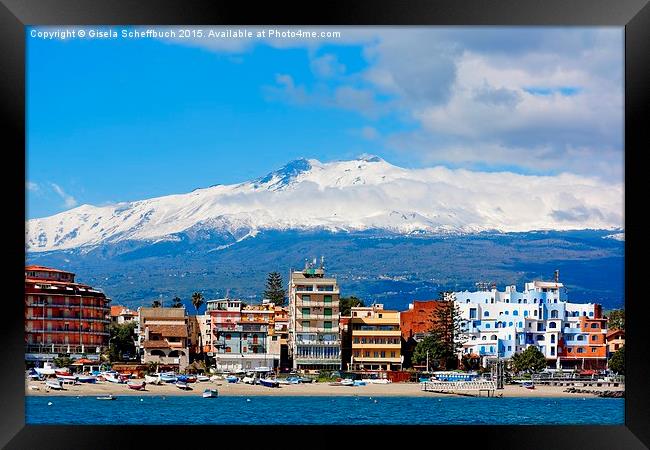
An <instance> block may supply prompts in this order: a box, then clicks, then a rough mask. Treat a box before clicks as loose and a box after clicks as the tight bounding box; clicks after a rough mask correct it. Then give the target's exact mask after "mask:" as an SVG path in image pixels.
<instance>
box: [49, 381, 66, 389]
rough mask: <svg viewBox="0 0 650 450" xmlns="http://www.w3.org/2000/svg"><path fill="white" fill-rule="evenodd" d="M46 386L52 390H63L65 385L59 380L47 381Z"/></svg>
mask: <svg viewBox="0 0 650 450" xmlns="http://www.w3.org/2000/svg"><path fill="white" fill-rule="evenodd" d="M45 386H47V387H48V388H50V389H56V390H62V389H63V383H61V382H60V381H59V380H47V381H46V382H45Z"/></svg>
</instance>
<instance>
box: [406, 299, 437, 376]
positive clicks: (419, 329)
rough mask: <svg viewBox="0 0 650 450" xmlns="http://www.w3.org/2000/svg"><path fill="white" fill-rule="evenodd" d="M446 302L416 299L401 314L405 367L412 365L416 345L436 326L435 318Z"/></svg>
mask: <svg viewBox="0 0 650 450" xmlns="http://www.w3.org/2000/svg"><path fill="white" fill-rule="evenodd" d="M443 305H444V303H443V302H441V301H439V300H414V301H413V303H409V308H408V310H406V311H401V312H400V315H399V320H400V331H401V336H402V355H403V356H404V363H403V367H404V368H407V367H411V358H412V356H413V352H414V351H415V347H416V345H417V344H418V342H420V341H421V340H422V339H423V338H424V337H425V336H426V335H428V334H429V333H431V331H432V330H433V327H434V323H435V322H434V318H435V314H436V311H438V310H439V309H440V308H441V306H443Z"/></svg>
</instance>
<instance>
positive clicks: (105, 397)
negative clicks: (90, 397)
mask: <svg viewBox="0 0 650 450" xmlns="http://www.w3.org/2000/svg"><path fill="white" fill-rule="evenodd" d="M116 398H117V397H115V396H114V395H113V394H108V395H102V396H99V397H97V400H115V399H116Z"/></svg>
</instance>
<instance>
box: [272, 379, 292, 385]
mask: <svg viewBox="0 0 650 450" xmlns="http://www.w3.org/2000/svg"><path fill="white" fill-rule="evenodd" d="M275 381H277V382H278V384H291V382H290V381H289V380H288V379H286V378H276V380H275Z"/></svg>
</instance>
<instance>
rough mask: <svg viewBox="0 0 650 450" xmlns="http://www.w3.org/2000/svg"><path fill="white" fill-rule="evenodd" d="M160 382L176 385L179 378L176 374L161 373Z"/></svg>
mask: <svg viewBox="0 0 650 450" xmlns="http://www.w3.org/2000/svg"><path fill="white" fill-rule="evenodd" d="M160 381H163V382H165V383H176V381H177V377H176V374H175V373H174V372H166V373H161V374H160Z"/></svg>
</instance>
